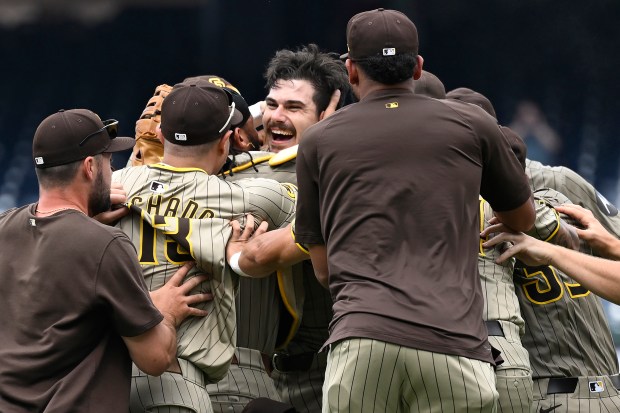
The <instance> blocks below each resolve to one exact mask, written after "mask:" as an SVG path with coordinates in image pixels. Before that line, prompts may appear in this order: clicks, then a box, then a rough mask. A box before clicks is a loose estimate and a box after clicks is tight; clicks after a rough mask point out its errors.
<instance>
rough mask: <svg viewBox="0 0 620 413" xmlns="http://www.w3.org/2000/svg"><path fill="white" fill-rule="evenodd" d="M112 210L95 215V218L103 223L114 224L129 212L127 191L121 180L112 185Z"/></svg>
mask: <svg viewBox="0 0 620 413" xmlns="http://www.w3.org/2000/svg"><path fill="white" fill-rule="evenodd" d="M110 205H111V207H110V210H108V211H106V212H102V213H100V214H97V215H95V216H94V217H93V218H94V219H96V220H97V221H99V222H101V223H102V224H106V225H114V223H115V222H116V221H118V220H119V219H121V218H122V217H124V216H125V215H127V214H129V208H127V206H126V205H127V193H126V192H125V189H124V188H123V185H122V184H121V183H120V182H112V184H111V185H110Z"/></svg>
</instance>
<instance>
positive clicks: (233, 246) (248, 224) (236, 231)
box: [226, 214, 269, 262]
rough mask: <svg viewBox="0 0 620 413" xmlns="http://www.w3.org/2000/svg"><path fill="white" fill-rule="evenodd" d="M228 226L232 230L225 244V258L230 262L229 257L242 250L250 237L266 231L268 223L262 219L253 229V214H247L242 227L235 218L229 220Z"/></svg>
mask: <svg viewBox="0 0 620 413" xmlns="http://www.w3.org/2000/svg"><path fill="white" fill-rule="evenodd" d="M230 226H231V227H232V230H233V232H232V235H231V236H230V239H229V240H228V245H226V260H227V261H228V262H230V257H232V256H233V255H234V254H236V253H238V252H241V251H242V250H243V247H244V246H245V244H246V243H247V242H248V241H249V240H250V239H252V238H254V237H257V236H258V235H261V234H264V233H265V232H267V229H268V227H269V223H268V222H267V221H263V222H261V223H260V225H259V226H258V228H256V230H254V216H252V214H247V215H246V218H245V226H244V227H243V228H241V223H240V222H239V221H237V220H232V221H230Z"/></svg>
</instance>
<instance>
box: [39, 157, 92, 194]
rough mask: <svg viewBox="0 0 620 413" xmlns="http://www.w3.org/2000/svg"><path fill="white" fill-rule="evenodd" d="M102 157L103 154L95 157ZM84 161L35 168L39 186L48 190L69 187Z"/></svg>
mask: <svg viewBox="0 0 620 413" xmlns="http://www.w3.org/2000/svg"><path fill="white" fill-rule="evenodd" d="M100 157H101V154H99V155H95V156H94V158H95V159H97V158H100ZM82 161H83V159H81V160H79V161H75V162H71V163H67V164H64V165H58V166H52V167H49V168H35V172H36V174H37V179H38V180H39V185H40V186H41V188H46V189H52V188H59V187H63V186H67V185H68V184H70V183H71V181H73V178H75V175H76V174H77V171H78V169H79V168H80V165H81V164H82Z"/></svg>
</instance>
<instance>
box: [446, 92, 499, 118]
mask: <svg viewBox="0 0 620 413" xmlns="http://www.w3.org/2000/svg"><path fill="white" fill-rule="evenodd" d="M446 98H448V99H454V100H460V101H461V102H465V103H471V104H473V105H477V106H480V107H481V108H482V109H484V111H485V112H486V113H488V114H489V115H491V116H493V117H494V118H495V119H497V114H496V113H495V108H493V104H492V103H491V101H490V100H489V99H487V97H486V96H484V95H483V94H482V93H478V92H476V91H475V90H472V89H469V88H466V87H459V88H456V89H454V90H451V91H449V92H448V93H447V94H446Z"/></svg>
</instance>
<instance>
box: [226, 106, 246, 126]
mask: <svg viewBox="0 0 620 413" xmlns="http://www.w3.org/2000/svg"><path fill="white" fill-rule="evenodd" d="M241 122H243V113H241V112H240V111H239V110H238V109H237V108H235V112H234V113H233V115H232V119H231V120H230V123H229V125H239V124H240V123H241Z"/></svg>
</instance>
